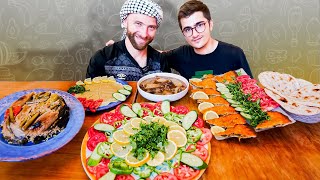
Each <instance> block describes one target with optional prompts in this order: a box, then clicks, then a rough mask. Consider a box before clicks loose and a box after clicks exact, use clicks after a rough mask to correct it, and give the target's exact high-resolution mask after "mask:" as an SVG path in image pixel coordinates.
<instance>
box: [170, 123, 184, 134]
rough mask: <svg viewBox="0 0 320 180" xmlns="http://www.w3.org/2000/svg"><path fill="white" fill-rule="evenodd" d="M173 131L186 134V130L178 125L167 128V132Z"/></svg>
mask: <svg viewBox="0 0 320 180" xmlns="http://www.w3.org/2000/svg"><path fill="white" fill-rule="evenodd" d="M173 130H178V131H181V132H182V133H183V134H187V132H186V130H185V129H184V128H183V127H181V126H179V125H174V126H170V127H169V131H173Z"/></svg>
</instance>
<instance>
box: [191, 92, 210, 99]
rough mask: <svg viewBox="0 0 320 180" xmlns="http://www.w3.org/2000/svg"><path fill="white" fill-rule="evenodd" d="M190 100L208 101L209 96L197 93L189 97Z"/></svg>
mask: <svg viewBox="0 0 320 180" xmlns="http://www.w3.org/2000/svg"><path fill="white" fill-rule="evenodd" d="M191 98H192V99H209V96H208V95H207V94H206V93H204V92H202V91H197V92H195V93H193V94H192V95H191Z"/></svg>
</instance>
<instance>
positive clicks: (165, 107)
mask: <svg viewBox="0 0 320 180" xmlns="http://www.w3.org/2000/svg"><path fill="white" fill-rule="evenodd" d="M161 111H162V113H163V114H167V113H168V112H170V101H168V100H165V101H162V103H161Z"/></svg>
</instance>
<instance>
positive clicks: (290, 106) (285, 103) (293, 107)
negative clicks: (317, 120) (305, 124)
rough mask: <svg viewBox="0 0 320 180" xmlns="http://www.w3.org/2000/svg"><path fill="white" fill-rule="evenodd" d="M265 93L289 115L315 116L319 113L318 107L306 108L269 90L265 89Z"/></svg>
mask: <svg viewBox="0 0 320 180" xmlns="http://www.w3.org/2000/svg"><path fill="white" fill-rule="evenodd" d="M265 92H266V94H267V95H268V96H270V97H271V98H272V99H273V100H275V101H276V102H277V103H279V104H280V105H281V106H282V107H283V108H284V109H285V110H287V111H289V112H291V113H294V114H298V115H315V114H318V113H320V108H319V107H314V106H307V105H304V104H301V103H297V102H295V101H292V100H291V99H288V98H285V97H283V96H280V95H279V94H277V93H275V92H273V91H271V90H269V89H265Z"/></svg>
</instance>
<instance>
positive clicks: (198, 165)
mask: <svg viewBox="0 0 320 180" xmlns="http://www.w3.org/2000/svg"><path fill="white" fill-rule="evenodd" d="M211 139H212V134H211V132H210V130H209V129H207V128H205V127H204V121H203V120H202V119H201V118H200V117H198V114H197V113H196V111H194V110H191V111H190V110H189V109H188V108H187V107H185V106H176V107H173V106H171V105H170V102H169V101H162V102H158V103H134V104H122V105H119V106H117V108H116V109H115V110H113V111H111V112H106V113H104V114H102V115H101V117H100V119H98V120H97V121H96V122H95V123H94V124H93V125H92V127H90V129H89V130H88V132H87V133H86V135H85V137H84V138H83V141H82V145H81V163H82V166H83V168H84V170H85V172H86V174H87V175H88V177H89V178H90V179H114V178H115V179H121V178H124V179H141V178H142V179H146V178H149V179H156V180H159V179H163V178H169V179H186V178H188V179H194V180H196V179H199V178H200V177H201V175H202V174H203V173H204V171H205V169H206V168H207V166H208V163H209V160H210V154H211V145H210V140H211Z"/></svg>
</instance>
